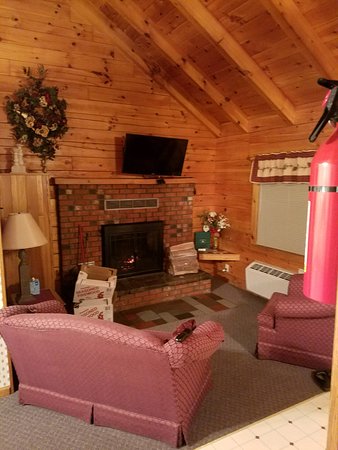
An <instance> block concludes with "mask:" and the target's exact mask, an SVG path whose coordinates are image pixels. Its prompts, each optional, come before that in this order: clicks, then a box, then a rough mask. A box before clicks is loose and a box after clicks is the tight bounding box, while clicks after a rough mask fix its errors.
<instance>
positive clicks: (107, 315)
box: [74, 298, 114, 322]
mask: <svg viewBox="0 0 338 450" xmlns="http://www.w3.org/2000/svg"><path fill="white" fill-rule="evenodd" d="M74 314H75V315H79V316H82V317H90V318H92V319H101V320H109V321H110V322H113V320H114V305H113V304H112V302H111V300H110V299H108V298H101V299H95V300H82V301H81V302H80V303H74Z"/></svg>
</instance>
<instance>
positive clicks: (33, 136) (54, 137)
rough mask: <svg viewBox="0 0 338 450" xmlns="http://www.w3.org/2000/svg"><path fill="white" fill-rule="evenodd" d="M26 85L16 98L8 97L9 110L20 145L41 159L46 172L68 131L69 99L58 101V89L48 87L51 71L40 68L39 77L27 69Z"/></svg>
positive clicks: (16, 94)
mask: <svg viewBox="0 0 338 450" xmlns="http://www.w3.org/2000/svg"><path fill="white" fill-rule="evenodd" d="M23 71H24V74H25V75H26V76H27V80H26V83H25V84H24V85H23V86H22V87H21V88H20V89H18V90H17V91H15V92H14V93H13V94H12V96H10V97H9V96H7V97H6V105H5V111H6V114H7V118H8V121H9V123H10V124H11V126H12V132H13V136H14V138H15V139H16V141H17V143H18V144H19V145H26V146H27V147H28V148H29V149H30V150H31V151H32V152H33V153H35V154H36V155H38V156H39V158H40V159H41V167H42V171H43V172H46V162H47V160H52V159H54V157H55V152H56V150H57V149H58V142H57V141H58V139H60V138H61V137H62V136H63V135H64V134H65V133H66V132H67V130H68V127H67V118H66V108H67V103H66V101H65V100H60V99H59V98H58V88H57V87H56V86H49V87H47V86H44V85H43V82H44V79H45V77H46V73H47V70H46V69H45V68H44V66H42V65H40V66H38V69H37V75H36V76H34V75H33V74H32V71H31V69H30V68H29V67H28V68H26V67H24V68H23Z"/></svg>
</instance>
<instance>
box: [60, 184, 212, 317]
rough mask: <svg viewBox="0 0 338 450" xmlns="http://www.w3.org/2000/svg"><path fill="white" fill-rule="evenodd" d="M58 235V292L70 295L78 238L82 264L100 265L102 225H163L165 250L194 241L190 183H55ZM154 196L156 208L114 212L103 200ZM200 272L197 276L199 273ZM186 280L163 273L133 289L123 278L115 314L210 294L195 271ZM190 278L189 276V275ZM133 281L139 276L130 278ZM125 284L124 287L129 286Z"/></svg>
mask: <svg viewBox="0 0 338 450" xmlns="http://www.w3.org/2000/svg"><path fill="white" fill-rule="evenodd" d="M56 184H57V204H58V214H59V227H60V228H59V232H60V243H61V246H60V265H61V267H60V276H61V282H62V280H68V281H67V283H68V285H66V286H63V287H64V289H63V290H67V291H69V280H70V278H71V274H72V273H74V272H75V273H76V270H75V269H76V268H78V265H79V263H81V262H83V261H81V252H80V235H81V234H82V236H83V245H84V247H85V249H86V261H95V264H97V265H102V248H101V225H104V224H109V223H115V224H116V223H135V222H150V221H157V220H162V221H164V247H165V248H167V247H169V246H172V245H176V244H181V243H183V242H191V241H193V230H192V202H193V196H194V183H192V182H191V181H184V180H183V179H182V182H181V181H180V182H177V181H176V182H174V183H170V182H168V183H164V184H157V183H156V181H154V182H153V183H152V184H149V182H148V183H145V184H143V183H142V182H141V181H140V184H136V183H135V181H134V182H132V183H127V182H126V183H125V184H123V183H122V182H119V183H116V182H115V183H114V182H113V183H112V184H109V181H108V180H103V181H102V184H101V183H90V184H88V180H86V181H85V182H84V183H83V184H82V183H81V182H79V181H77V182H74V180H71V181H66V180H64V179H63V180H60V181H58V180H56ZM146 198H157V199H158V201H159V205H158V207H157V208H149V209H146V208H140V209H119V210H110V211H106V210H105V209H104V201H105V200H119V199H146ZM201 274H202V275H201ZM189 275H190V276H189V277H186V276H184V277H186V278H180V277H170V276H169V275H168V274H164V275H163V276H162V277H161V280H160V282H159V278H158V276H157V281H155V280H154V279H152V280H151V281H150V278H149V279H148V278H145V279H144V280H143V281H141V282H143V286H133V287H131V284H130V283H134V282H135V280H134V281H128V279H121V280H119V281H118V288H117V291H116V293H117V299H116V305H115V306H116V310H122V309H130V308H135V307H138V306H143V305H146V304H152V303H157V302H160V301H168V300H171V299H175V298H178V297H182V296H184V295H194V294H201V293H205V292H210V289H211V281H210V278H209V277H208V276H207V275H206V274H204V275H203V272H200V273H199V274H189ZM192 275H194V276H192ZM133 278H138V277H133ZM128 283H129V287H128Z"/></svg>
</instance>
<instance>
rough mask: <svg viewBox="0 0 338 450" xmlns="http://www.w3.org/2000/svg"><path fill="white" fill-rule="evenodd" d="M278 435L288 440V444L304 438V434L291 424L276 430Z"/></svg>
mask: <svg viewBox="0 0 338 450" xmlns="http://www.w3.org/2000/svg"><path fill="white" fill-rule="evenodd" d="M277 431H278V433H280V434H281V435H282V436H284V437H285V439H288V440H289V442H295V441H299V440H300V439H302V438H303V437H305V436H306V433H304V431H302V430H301V429H299V428H298V427H296V426H295V425H294V424H293V423H288V424H286V425H282V426H281V427H279V428H278V429H277Z"/></svg>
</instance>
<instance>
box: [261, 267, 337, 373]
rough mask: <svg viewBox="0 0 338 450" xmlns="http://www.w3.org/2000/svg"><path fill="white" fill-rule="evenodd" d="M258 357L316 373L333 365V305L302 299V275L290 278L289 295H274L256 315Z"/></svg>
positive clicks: (306, 298)
mask: <svg viewBox="0 0 338 450" xmlns="http://www.w3.org/2000/svg"><path fill="white" fill-rule="evenodd" d="M257 320H258V343H257V357H258V358H260V359H272V360H276V361H281V362H285V363H289V364H296V365H299V366H304V367H309V368H312V369H318V370H329V369H330V368H331V364H332V353H333V335H334V320H335V305H326V304H323V303H319V302H317V301H315V300H312V299H310V298H308V297H305V295H304V294H303V275H302V274H296V275H293V276H292V277H291V280H290V283H289V290H288V294H287V295H285V294H281V293H277V292H275V293H274V294H273V295H272V296H271V299H270V300H269V301H268V303H267V305H266V306H265V307H264V309H263V310H262V312H261V313H260V314H259V315H258V318H257Z"/></svg>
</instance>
